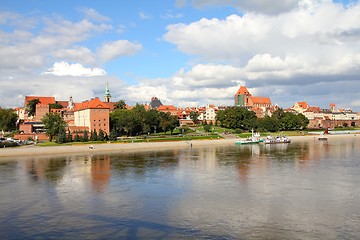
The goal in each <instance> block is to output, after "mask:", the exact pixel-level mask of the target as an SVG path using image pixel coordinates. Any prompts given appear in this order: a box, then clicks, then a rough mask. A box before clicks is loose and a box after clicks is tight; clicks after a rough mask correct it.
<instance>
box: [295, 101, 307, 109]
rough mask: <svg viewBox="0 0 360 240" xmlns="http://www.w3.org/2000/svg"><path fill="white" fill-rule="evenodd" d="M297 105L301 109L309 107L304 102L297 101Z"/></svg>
mask: <svg viewBox="0 0 360 240" xmlns="http://www.w3.org/2000/svg"><path fill="white" fill-rule="evenodd" d="M297 105H298V106H299V107H301V108H303V109H307V108H308V107H309V105H308V104H307V103H306V102H297Z"/></svg>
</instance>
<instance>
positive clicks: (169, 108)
mask: <svg viewBox="0 0 360 240" xmlns="http://www.w3.org/2000/svg"><path fill="white" fill-rule="evenodd" d="M157 110H158V111H176V110H177V109H176V107H175V106H173V105H161V106H159V107H158V108H157Z"/></svg>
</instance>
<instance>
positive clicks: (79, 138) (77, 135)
mask: <svg viewBox="0 0 360 240" xmlns="http://www.w3.org/2000/svg"><path fill="white" fill-rule="evenodd" d="M74 142H81V137H80V136H79V134H75V137H74Z"/></svg>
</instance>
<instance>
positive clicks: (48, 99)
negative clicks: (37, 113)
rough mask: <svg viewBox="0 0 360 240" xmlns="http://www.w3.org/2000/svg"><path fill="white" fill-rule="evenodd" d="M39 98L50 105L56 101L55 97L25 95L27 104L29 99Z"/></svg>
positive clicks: (42, 102)
mask: <svg viewBox="0 0 360 240" xmlns="http://www.w3.org/2000/svg"><path fill="white" fill-rule="evenodd" d="M34 99H39V101H40V103H41V104H43V105H49V104H53V103H55V98H54V97H39V96H25V106H26V105H27V104H28V102H29V101H31V100H34Z"/></svg>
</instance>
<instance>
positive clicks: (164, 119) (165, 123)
mask: <svg viewBox="0 0 360 240" xmlns="http://www.w3.org/2000/svg"><path fill="white" fill-rule="evenodd" d="M170 117H171V114H170V113H169V112H167V113H165V112H160V127H161V129H162V130H163V131H164V133H165V134H166V132H167V131H169V130H170Z"/></svg>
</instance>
